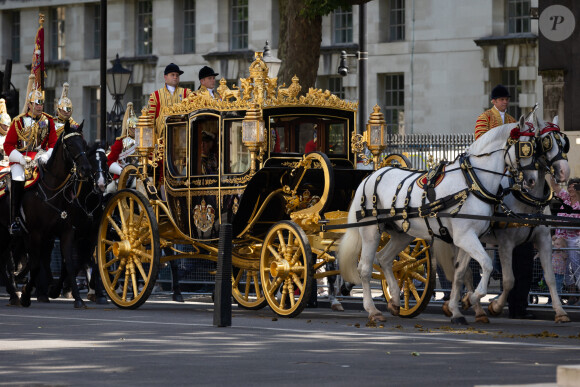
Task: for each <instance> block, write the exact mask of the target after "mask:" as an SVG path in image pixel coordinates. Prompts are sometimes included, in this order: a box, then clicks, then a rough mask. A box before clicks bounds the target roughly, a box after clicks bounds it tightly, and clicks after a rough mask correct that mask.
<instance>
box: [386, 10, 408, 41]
mask: <svg viewBox="0 0 580 387" xmlns="http://www.w3.org/2000/svg"><path fill="white" fill-rule="evenodd" d="M389 4H390V8H389V41H391V42H394V41H397V40H405V0H390V1H389Z"/></svg>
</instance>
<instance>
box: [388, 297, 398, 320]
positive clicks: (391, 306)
mask: <svg viewBox="0 0 580 387" xmlns="http://www.w3.org/2000/svg"><path fill="white" fill-rule="evenodd" d="M387 310H388V311H389V312H391V314H392V315H393V316H398V315H399V314H401V307H400V306H399V305H395V304H393V303H392V302H391V301H389V302H388V303H387ZM385 321H386V320H385Z"/></svg>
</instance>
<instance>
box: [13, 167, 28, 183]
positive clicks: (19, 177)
mask: <svg viewBox="0 0 580 387" xmlns="http://www.w3.org/2000/svg"><path fill="white" fill-rule="evenodd" d="M10 173H11V174H12V180H14V181H24V180H25V179H26V176H25V174H24V167H23V166H22V165H20V164H12V165H11V166H10Z"/></svg>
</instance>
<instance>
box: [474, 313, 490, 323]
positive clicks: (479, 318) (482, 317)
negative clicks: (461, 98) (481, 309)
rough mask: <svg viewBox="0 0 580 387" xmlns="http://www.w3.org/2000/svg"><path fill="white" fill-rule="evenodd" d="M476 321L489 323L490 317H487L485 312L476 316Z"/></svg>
mask: <svg viewBox="0 0 580 387" xmlns="http://www.w3.org/2000/svg"><path fill="white" fill-rule="evenodd" d="M475 322H478V323H482V324H489V318H487V315H485V314H480V315H477V316H475Z"/></svg>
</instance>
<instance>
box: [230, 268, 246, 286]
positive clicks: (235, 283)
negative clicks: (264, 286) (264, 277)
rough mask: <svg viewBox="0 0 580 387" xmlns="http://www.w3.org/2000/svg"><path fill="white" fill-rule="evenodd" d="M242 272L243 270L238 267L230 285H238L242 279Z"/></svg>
mask: <svg viewBox="0 0 580 387" xmlns="http://www.w3.org/2000/svg"><path fill="white" fill-rule="evenodd" d="M243 274H244V271H243V270H241V269H240V270H238V274H237V275H236V277H235V278H234V282H233V284H232V286H233V287H234V288H237V287H238V285H239V284H240V281H241V280H242V275H243Z"/></svg>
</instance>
